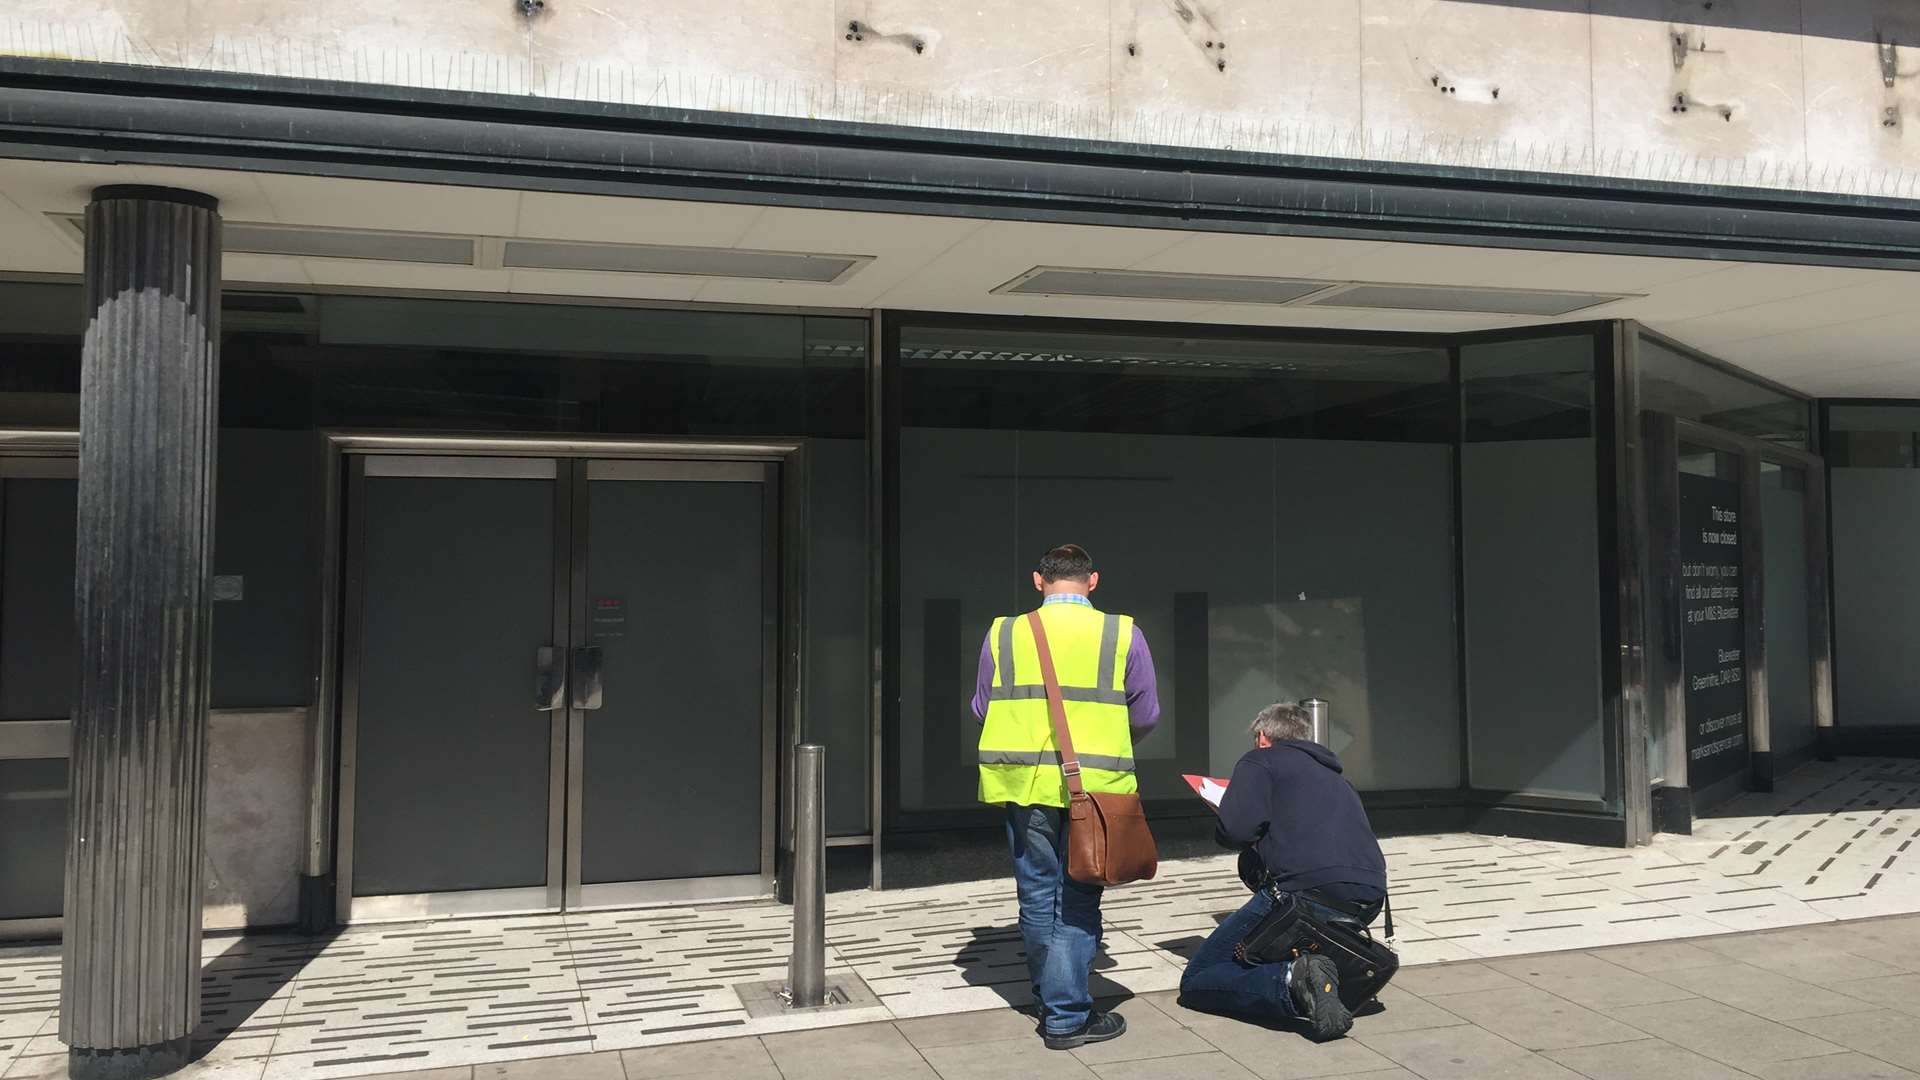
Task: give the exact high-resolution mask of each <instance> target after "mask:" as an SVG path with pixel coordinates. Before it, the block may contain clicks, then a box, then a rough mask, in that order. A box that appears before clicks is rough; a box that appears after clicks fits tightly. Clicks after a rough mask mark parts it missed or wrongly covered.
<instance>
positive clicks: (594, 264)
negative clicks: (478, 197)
mask: <svg viewBox="0 0 1920 1080" xmlns="http://www.w3.org/2000/svg"><path fill="white" fill-rule="evenodd" d="M871 261H872V259H871V257H869V256H864V255H811V254H805V253H800V252H791V251H740V250H736V249H734V248H707V247H663V246H655V245H649V244H589V243H574V242H568V241H561V240H508V241H507V242H506V251H505V252H504V253H503V255H502V256H501V265H502V266H506V267H510V268H515V269H529V270H591V271H599V272H603V273H616V274H678V275H681V276H685V277H724V278H748V279H752V280H757V281H799V282H809V283H812V284H816V285H837V284H839V283H840V282H842V281H844V280H846V278H847V277H848V276H849V275H851V274H852V273H853V272H854V271H855V270H858V269H860V267H862V266H864V265H866V264H867V263H869V262H871Z"/></svg>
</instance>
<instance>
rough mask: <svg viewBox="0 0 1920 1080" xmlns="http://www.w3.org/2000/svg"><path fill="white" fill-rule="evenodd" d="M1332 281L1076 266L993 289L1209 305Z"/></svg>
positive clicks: (1306, 290)
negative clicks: (1179, 301)
mask: <svg viewBox="0 0 1920 1080" xmlns="http://www.w3.org/2000/svg"><path fill="white" fill-rule="evenodd" d="M1331 284H1333V283H1332V282H1326V281H1297V280H1293V279H1289V278H1268V277H1235V276H1232V275H1228V274H1159V273H1153V272H1150V271H1142V270H1075V269H1068V268H1065V267H1055V266H1036V267H1034V268H1033V269H1032V270H1029V271H1027V272H1026V273H1024V274H1022V275H1020V276H1019V277H1017V278H1014V279H1013V280H1012V281H1009V282H1007V283H1006V284H1005V285H1002V286H1000V287H999V288H997V289H995V290H993V291H994V292H997V293H1015V294H1018V295H1022V296H1097V297H1104V298H1109V299H1122V300H1186V301H1191V302H1195V303H1205V304H1286V303H1291V302H1293V301H1295V300H1299V299H1302V298H1303V297H1308V296H1312V295H1313V294H1314V293H1317V292H1321V291H1324V290H1325V289H1326V288H1327V287H1328V286H1329V285H1331Z"/></svg>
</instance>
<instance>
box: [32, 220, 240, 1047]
mask: <svg viewBox="0 0 1920 1080" xmlns="http://www.w3.org/2000/svg"><path fill="white" fill-rule="evenodd" d="M86 279H87V280H86V286H87V310H88V318H87V334H86V341H85V346H84V351H83V354H82V361H81V378H80V520H79V552H78V567H77V574H76V582H75V586H74V589H75V598H74V602H75V611H74V616H75V622H76V624H77V628H78V637H79V648H78V652H79V668H80V670H79V686H78V689H77V693H76V695H75V698H74V701H75V705H74V716H73V751H72V757H71V759H70V767H71V770H72V774H71V775H72V797H71V808H70V811H69V814H70V817H69V823H68V843H67V903H66V921H65V938H66V943H65V947H64V950H63V954H62V965H61V979H62V982H61V990H60V1038H61V1039H62V1040H63V1041H65V1042H66V1043H67V1045H68V1046H69V1048H70V1056H69V1060H68V1069H69V1071H70V1072H71V1074H72V1075H73V1076H74V1077H86V1078H91V1077H115V1078H124V1077H153V1076H160V1075H164V1074H165V1073H167V1072H171V1071H172V1070H174V1069H177V1068H179V1067H180V1066H181V1065H183V1064H185V1063H186V1061H187V1060H188V1056H189V1054H190V1052H191V1036H192V1032H193V1029H194V1026H195V1024H196V1023H197V1022H198V1019H199V1012H200V903H201V899H200V898H201V880H200V879H201V858H202V854H201V850H202V837H201V831H202V821H203V819H204V817H205V805H206V798H205V794H204V792H205V779H206V756H207V755H206V747H207V643H208V638H209V633H210V625H209V624H210V611H209V606H208V596H207V578H208V573H209V569H208V568H209V566H210V565H211V561H210V560H211V555H212V552H213V469H214V435H215V432H216V430H217V427H218V418H219V369H220V364H219V352H220V215H219V213H218V205H217V204H216V203H215V202H214V200H213V199H211V198H208V197H207V196H204V195H198V194H195V193H193V192H186V191H173V190H169V189H161V188H140V187H108V188H101V189H99V190H97V191H95V192H94V193H93V202H92V203H91V204H90V205H89V206H88V207H87V256H86Z"/></svg>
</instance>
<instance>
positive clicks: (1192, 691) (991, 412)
mask: <svg viewBox="0 0 1920 1080" xmlns="http://www.w3.org/2000/svg"><path fill="white" fill-rule="evenodd" d="M899 383H900V413H901V417H902V420H901V424H902V426H901V430H900V433H899V447H900V464H899V487H898V490H899V498H898V508H899V529H900V548H899V552H900V559H899V565H900V595H901V607H900V611H901V618H900V652H899V655H900V659H901V669H900V680H901V681H900V691H901V704H900V709H901V722H900V725H899V735H900V738H899V740H898V746H897V752H898V754H899V758H898V761H899V766H900V770H901V776H900V781H899V787H898V791H899V792H900V799H901V804H902V806H903V808H904V809H906V810H908V811H936V810H957V809H966V808H971V807H972V806H974V805H975V802H974V769H973V764H972V763H973V759H974V746H975V742H976V740H977V728H976V726H975V724H974V722H973V719H972V717H971V715H970V714H969V713H968V711H967V704H966V703H967V700H968V697H969V695H970V692H971V685H972V680H973V678H974V673H975V665H976V663H977V661H978V657H979V649H980V635H981V634H982V633H983V632H984V630H985V628H986V626H987V624H988V622H989V621H990V620H991V619H992V618H993V617H994V616H996V615H1002V614H1010V613H1015V612H1018V611H1020V610H1024V609H1025V608H1027V607H1030V606H1032V603H1033V600H1034V597H1033V593H1032V589H1031V585H1030V584H1028V583H1027V582H1026V581H1025V579H1026V575H1027V573H1028V571H1029V570H1030V569H1031V564H1032V562H1033V560H1034V559H1035V558H1037V557H1038V555H1039V553H1040V552H1042V551H1044V550H1046V549H1047V548H1048V547H1050V546H1052V545H1053V544H1057V543H1062V542H1068V541H1071V542H1075V543H1081V544H1084V545H1086V546H1087V547H1088V548H1089V549H1090V550H1091V551H1092V552H1093V555H1094V558H1095V561H1096V563H1097V564H1098V565H1099V567H1100V570H1101V587H1100V591H1099V593H1098V594H1097V595H1096V597H1095V601H1096V603H1099V604H1101V605H1103V606H1106V607H1108V608H1110V609H1113V610H1117V611H1125V612H1127V613H1129V614H1132V615H1133V616H1135V618H1136V619H1138V620H1139V624H1140V626H1141V627H1142V629H1143V630H1144V631H1145V633H1146V635H1147V638H1148V642H1149V644H1150V646H1151V647H1152V649H1153V654H1154V660H1155V666H1156V668H1157V670H1158V673H1159V678H1160V699H1161V705H1162V710H1163V718H1162V720H1161V725H1160V729H1159V730H1158V731H1156V732H1155V733H1154V735H1153V736H1152V737H1151V738H1150V739H1148V740H1147V741H1145V742H1144V743H1142V744H1141V745H1140V746H1139V747H1138V748H1136V759H1137V760H1138V761H1139V762H1140V776H1141V790H1142V792H1143V794H1144V795H1146V796H1147V797H1148V798H1159V799H1184V798H1185V797H1186V794H1187V789H1186V787H1185V785H1184V783H1182V782H1181V781H1180V779H1179V774H1180V773H1182V772H1215V773H1218V772H1224V771H1226V770H1228V769H1230V768H1231V766H1232V764H1233V762H1234V761H1235V760H1236V759H1237V758H1238V757H1239V756H1240V754H1241V753H1243V752H1244V751H1245V749H1246V747H1247V745H1248V743H1247V736H1246V724H1247V722H1248V720H1249V719H1251V717H1252V716H1253V714H1254V712H1256V711H1257V710H1258V709H1259V708H1260V707H1261V706H1263V705H1266V704H1269V703H1271V702H1273V701H1276V700H1297V699H1300V698H1305V697H1309V696H1315V697H1322V698H1326V699H1328V700H1329V701H1330V702H1331V703H1332V709H1331V715H1332V721H1333V728H1334V732H1333V740H1332V741H1333V743H1334V745H1335V748H1336V749H1337V750H1338V751H1339V752H1340V753H1341V755H1342V757H1343V760H1344V761H1345V762H1346V765H1347V769H1348V773H1349V775H1350V776H1351V777H1352V779H1353V780H1354V781H1355V783H1356V784H1358V785H1359V786H1361V787H1362V788H1365V789H1369V790H1389V789H1416V788H1418V789H1425V788H1450V787H1454V786H1456V785H1457V784H1458V782H1459V769H1458V763H1459V717H1458V708H1457V702H1458V692H1457V682H1456V676H1455V658H1454V652H1453V648H1452V642H1453V640H1454V627H1453V618H1454V612H1453V608H1454V595H1453V575H1454V568H1453V555H1452V533H1453V523H1452V516H1453V515H1452V471H1453V438H1454V430H1455V426H1456V423H1455V419H1454V413H1453V403H1452V392H1451V385H1450V374H1449V366H1448V357H1447V354H1446V352H1445V351H1444V350H1442V349H1437V348H1432V347H1427V346H1398V345H1355V344H1346V343H1338V342H1314V341H1300V340H1292V341H1276V340H1273V339H1271V338H1264V339H1263V338H1257V337H1251V336H1249V337H1245V338H1235V337H1230V336H1220V337H1193V336H1185V335H1169V336H1166V337H1152V336H1147V335H1117V334H1111V333H1100V332H1086V333H1079V332H1071V331H1063V330H1060V329H1057V328H1055V327H1054V326H1051V325H1050V326H1046V327H1035V328H1031V329H1029V328H1025V327H1020V328H1008V327H1007V326H1006V324H1004V323H1002V324H999V325H997V326H995V327H971V326H964V325H957V324H944V323H936V324H932V325H912V326H908V327H904V328H903V329H902V330H901V337H900V373H899ZM1179 805H1182V806H1184V805H1185V804H1184V802H1183V803H1181V804H1179Z"/></svg>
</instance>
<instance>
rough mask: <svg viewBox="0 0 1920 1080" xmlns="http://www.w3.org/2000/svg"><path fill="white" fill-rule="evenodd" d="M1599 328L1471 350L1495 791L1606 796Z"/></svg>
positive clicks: (1468, 447)
mask: <svg viewBox="0 0 1920 1080" xmlns="http://www.w3.org/2000/svg"><path fill="white" fill-rule="evenodd" d="M1596 347H1597V340H1596V338H1595V336H1594V335H1592V334H1572V335H1565V336H1558V337H1548V338H1534V339H1524V340H1512V341H1499V342H1491V343H1486V344H1476V345H1466V346H1462V347H1461V349H1460V384H1461V407H1462V413H1463V415H1464V417H1465V423H1464V430H1463V432H1462V445H1461V451H1460V452H1461V460H1460V492H1461V500H1460V506H1461V511H1460V517H1461V536H1460V545H1461V553H1462V560H1461V561H1462V565H1463V573H1462V582H1463V585H1464V589H1463V595H1464V598H1465V603H1464V610H1465V614H1466V649H1465V652H1466V664H1465V667H1466V676H1467V715H1468V762H1469V774H1470V783H1471V786H1472V787H1473V788H1475V789H1477V790H1480V791H1482V792H1489V793H1496V794H1501V795H1505V794H1520V795H1529V796H1536V797H1546V798H1557V799H1569V800H1576V801H1581V802H1588V801H1594V800H1600V799H1603V798H1604V797H1605V796H1606V750H1605V745H1604V742H1603V738H1602V736H1603V731H1604V724H1603V719H1604V717H1603V714H1602V709H1603V702H1604V697H1603V694H1602V676H1601V667H1600V657H1601V652H1602V650H1601V635H1602V625H1603V621H1602V618H1601V587H1600V544H1601V542H1602V537H1601V527H1600V512H1599V506H1600V502H1599V473H1598V469H1597V455H1598V451H1597V449H1596V441H1595V431H1596V422H1595V349H1596Z"/></svg>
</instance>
